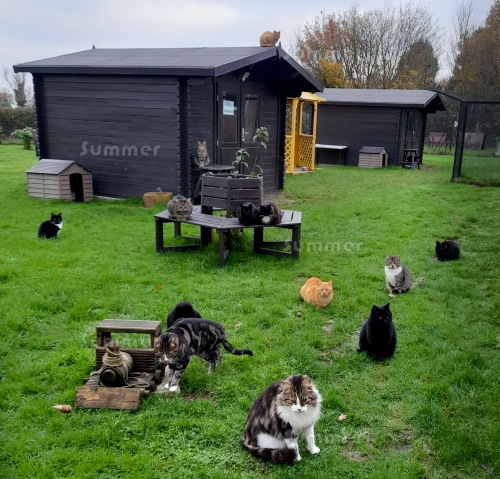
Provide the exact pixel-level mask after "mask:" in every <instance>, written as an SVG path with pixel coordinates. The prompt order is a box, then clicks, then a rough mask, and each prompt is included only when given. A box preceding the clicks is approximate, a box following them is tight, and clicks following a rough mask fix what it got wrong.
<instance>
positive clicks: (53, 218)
mask: <svg viewBox="0 0 500 479" xmlns="http://www.w3.org/2000/svg"><path fill="white" fill-rule="evenodd" d="M62 227H63V221H62V213H59V214H57V215H55V214H54V213H51V214H50V220H47V221H44V222H43V223H42V224H41V225H40V226H39V227H38V237H39V238H47V239H51V238H54V239H56V238H57V233H59V231H60V230H62Z"/></svg>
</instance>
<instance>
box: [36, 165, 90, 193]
mask: <svg viewBox="0 0 500 479" xmlns="http://www.w3.org/2000/svg"><path fill="white" fill-rule="evenodd" d="M26 180H27V182H28V195H29V196H32V197H34V198H43V199H56V200H68V201H92V197H93V189H92V173H90V171H88V170H86V169H85V168H83V167H82V166H80V165H79V164H77V163H75V162H74V161H68V160H40V161H39V162H38V163H37V164H36V165H34V166H32V167H31V168H30V169H29V170H28V171H26Z"/></svg>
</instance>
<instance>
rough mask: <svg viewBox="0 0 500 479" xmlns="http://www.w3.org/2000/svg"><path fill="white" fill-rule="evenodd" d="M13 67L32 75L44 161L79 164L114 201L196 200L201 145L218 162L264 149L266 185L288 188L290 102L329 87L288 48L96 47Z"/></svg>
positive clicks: (267, 187) (262, 162)
mask: <svg viewBox="0 0 500 479" xmlns="http://www.w3.org/2000/svg"><path fill="white" fill-rule="evenodd" d="M14 69H15V71H16V72H30V73H32V74H33V82H34V94H35V104H36V110H37V129H38V138H39V156H40V158H50V159H61V160H73V161H76V162H77V163H78V164H80V165H81V166H83V167H85V168H86V169H87V170H89V171H90V172H91V173H92V175H93V182H94V185H93V186H94V194H96V195H103V196H111V197H141V196H142V195H143V194H144V193H145V192H148V191H157V190H158V189H161V190H162V191H171V192H173V193H174V194H177V193H181V194H183V195H186V196H190V195H191V194H192V192H193V189H194V188H195V185H196V182H197V179H198V175H199V170H198V169H197V167H196V164H195V158H196V154H197V144H198V141H206V144H207V147H208V154H209V157H210V161H211V163H213V164H222V165H230V164H231V163H232V161H233V160H234V157H235V152H236V150H237V149H238V148H240V147H246V148H247V149H248V150H249V151H250V153H251V154H252V155H256V154H257V152H259V151H260V153H259V154H260V158H259V164H260V166H261V167H262V169H263V170H264V189H265V190H266V191H275V190H277V189H279V188H281V187H282V186H283V169H284V165H283V156H284V151H283V148H284V138H285V131H284V126H285V105H286V98H287V97H294V96H300V94H301V93H302V92H303V91H311V92H317V91H321V90H322V89H323V86H322V85H321V83H319V82H318V81H317V80H315V79H314V77H312V76H311V75H310V74H309V73H308V72H306V71H305V70H304V69H303V68H302V67H301V66H300V65H299V64H298V63H297V62H296V61H295V60H294V59H293V58H291V57H290V56H289V55H288V54H287V53H286V52H285V51H284V50H283V49H282V48H281V46H277V47H234V48H208V47H206V48H167V49H163V48H158V49H94V48H93V49H91V50H86V51H82V52H78V53H72V54H68V55H63V56H58V57H54V58H49V59H45V60H39V61H33V62H29V63H24V64H20V65H16V66H15V67H14ZM257 126H266V127H267V128H268V130H269V133H270V142H269V145H268V148H267V149H266V150H264V149H260V150H259V145H258V144H256V143H253V141H252V137H253V134H254V131H255V128H256V127H257Z"/></svg>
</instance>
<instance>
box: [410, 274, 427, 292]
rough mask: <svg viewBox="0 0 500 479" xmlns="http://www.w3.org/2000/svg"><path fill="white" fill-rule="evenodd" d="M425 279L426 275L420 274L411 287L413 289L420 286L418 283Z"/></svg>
mask: <svg viewBox="0 0 500 479" xmlns="http://www.w3.org/2000/svg"><path fill="white" fill-rule="evenodd" d="M424 279H425V276H419V277H418V278H417V279H416V280H415V281H413V282H412V283H411V286H410V288H409V289H413V288H415V287H417V286H418V283H421V282H422V281H423V280H424Z"/></svg>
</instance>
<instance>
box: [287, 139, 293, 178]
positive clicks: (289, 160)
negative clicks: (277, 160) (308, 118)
mask: <svg viewBox="0 0 500 479" xmlns="http://www.w3.org/2000/svg"><path fill="white" fill-rule="evenodd" d="M285 165H286V172H287V173H293V166H294V161H293V136H292V135H287V136H286V137H285Z"/></svg>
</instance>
